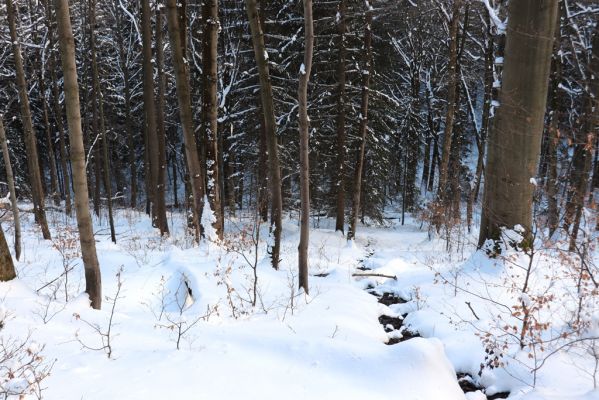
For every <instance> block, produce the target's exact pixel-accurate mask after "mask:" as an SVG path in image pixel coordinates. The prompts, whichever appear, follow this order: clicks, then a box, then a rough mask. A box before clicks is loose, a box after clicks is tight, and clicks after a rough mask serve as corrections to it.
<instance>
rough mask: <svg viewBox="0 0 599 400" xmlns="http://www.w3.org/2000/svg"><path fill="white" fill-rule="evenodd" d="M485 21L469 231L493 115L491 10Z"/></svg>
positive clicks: (493, 60) (468, 213)
mask: <svg viewBox="0 0 599 400" xmlns="http://www.w3.org/2000/svg"><path fill="white" fill-rule="evenodd" d="M485 23H486V24H487V35H486V39H487V43H486V46H487V47H486V51H485V81H484V82H485V94H484V98H483V114H482V118H481V119H482V121H481V123H482V125H481V128H480V132H479V133H478V134H477V135H476V148H477V150H478V158H477V160H476V172H475V173H474V187H472V188H471V189H470V193H469V196H468V204H467V206H466V221H467V225H468V231H470V227H471V225H472V212H473V209H474V204H475V203H476V201H477V199H478V194H479V191H480V182H481V180H482V174H483V167H484V161H485V146H486V141H487V134H488V131H489V122H490V115H491V100H492V98H491V97H492V94H493V65H494V63H495V56H494V54H495V52H494V51H493V49H494V46H495V45H494V42H493V32H492V25H491V17H490V15H489V12H488V11H486V13H485Z"/></svg>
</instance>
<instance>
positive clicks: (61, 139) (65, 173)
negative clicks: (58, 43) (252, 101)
mask: <svg viewBox="0 0 599 400" xmlns="http://www.w3.org/2000/svg"><path fill="white" fill-rule="evenodd" d="M50 34H51V33H50V32H49V33H48V35H50ZM52 48H54V46H52ZM49 67H50V77H51V80H52V100H53V109H54V119H55V121H56V127H57V129H58V147H59V152H60V170H61V173H62V185H63V188H62V190H63V193H64V199H65V212H66V214H67V215H68V216H70V215H71V184H70V182H71V179H70V175H69V170H68V168H67V163H68V155H67V148H66V141H65V134H64V125H63V122H62V108H61V107H60V102H59V96H60V92H59V90H58V82H57V79H56V72H55V70H54V68H55V60H54V55H53V54H52V55H51V56H50V65H49Z"/></svg>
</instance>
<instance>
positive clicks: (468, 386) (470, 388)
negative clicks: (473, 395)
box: [457, 372, 510, 400]
mask: <svg viewBox="0 0 599 400" xmlns="http://www.w3.org/2000/svg"><path fill="white" fill-rule="evenodd" d="M457 379H458V384H459V385H460V388H462V391H463V392H464V393H468V392H476V391H477V390H480V391H481V392H483V393H485V390H486V389H485V388H484V387H482V386H479V385H477V384H476V383H474V379H472V376H471V375H470V374H465V373H461V372H460V373H458V374H457ZM509 395H510V392H499V393H495V394H492V395H487V400H497V399H507V398H508V396H509Z"/></svg>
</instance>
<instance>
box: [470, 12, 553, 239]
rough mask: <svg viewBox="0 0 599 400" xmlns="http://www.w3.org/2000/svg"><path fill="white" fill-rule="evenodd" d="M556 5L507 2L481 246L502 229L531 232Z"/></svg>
mask: <svg viewBox="0 0 599 400" xmlns="http://www.w3.org/2000/svg"><path fill="white" fill-rule="evenodd" d="M557 10H558V7H557V0H550V1H547V0H530V1H516V2H510V3H509V8H508V21H509V22H508V28H507V38H506V47H505V63H504V70H503V83H502V88H501V92H500V95H499V96H500V97H499V100H500V106H499V108H498V109H497V112H496V116H495V119H494V121H493V128H492V129H491V132H490V136H489V146H488V157H487V167H486V169H485V182H486V183H485V192H484V199H483V215H482V221H481V229H480V236H479V246H482V245H483V244H484V243H485V241H486V240H487V239H492V240H497V239H499V236H500V234H501V227H508V228H513V227H515V226H516V225H520V226H522V227H523V228H524V230H525V235H530V233H531V229H532V222H533V221H532V200H533V191H534V189H535V186H534V185H533V184H532V183H531V181H530V180H531V179H532V178H533V177H534V176H535V174H536V171H537V163H538V160H539V154H540V150H541V136H542V132H543V116H544V114H545V106H546V102H547V89H548V85H547V83H548V79H549V70H550V66H551V53H552V46H553V39H554V33H555V23H556V18H557Z"/></svg>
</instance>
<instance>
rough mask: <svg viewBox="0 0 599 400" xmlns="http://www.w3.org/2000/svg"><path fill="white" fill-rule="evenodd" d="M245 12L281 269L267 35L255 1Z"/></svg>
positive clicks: (278, 180)
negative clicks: (251, 48) (257, 89)
mask: <svg viewBox="0 0 599 400" xmlns="http://www.w3.org/2000/svg"><path fill="white" fill-rule="evenodd" d="M245 5H246V11H247V15H248V19H249V22H250V31H251V35H252V44H253V46H254V57H255V59H256V66H257V68H258V75H259V77H260V97H261V103H262V112H263V114H264V127H265V129H266V139H267V140H266V145H267V146H266V147H267V150H268V162H269V168H268V169H269V173H270V182H269V184H270V197H271V201H272V209H271V228H272V231H273V232H272V234H273V236H274V243H273V246H272V249H271V257H272V267H273V268H274V269H278V268H279V253H280V249H281V231H282V230H283V223H282V212H283V194H282V189H281V185H282V183H281V168H280V166H279V148H278V147H279V144H278V140H277V122H276V120H275V110H274V101H273V93H272V84H271V82H270V71H269V67H268V53H267V51H266V46H265V44H264V34H263V32H262V25H261V23H260V18H259V16H258V5H257V3H256V0H245Z"/></svg>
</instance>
